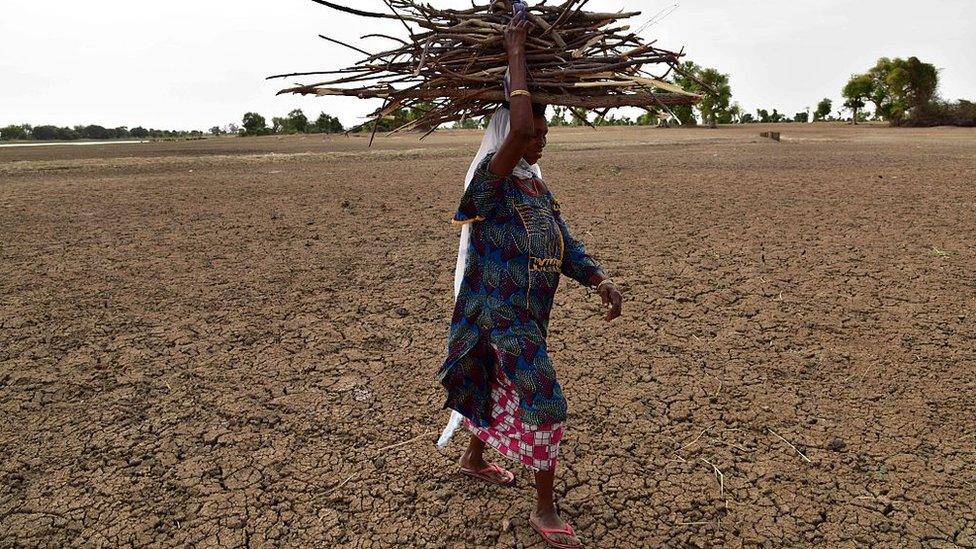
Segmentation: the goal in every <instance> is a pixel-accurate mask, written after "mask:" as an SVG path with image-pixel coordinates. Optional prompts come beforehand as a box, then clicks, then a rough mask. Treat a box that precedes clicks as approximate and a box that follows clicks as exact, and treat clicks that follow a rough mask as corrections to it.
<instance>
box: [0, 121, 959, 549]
mask: <svg viewBox="0 0 976 549" xmlns="http://www.w3.org/2000/svg"><path fill="white" fill-rule="evenodd" d="M768 129H775V130H778V131H781V132H783V141H782V142H780V143H777V142H774V141H771V140H766V139H761V138H759V136H758V134H759V132H760V131H763V130H768ZM479 139H480V134H478V133H477V132H460V131H459V132H442V133H439V134H436V135H434V136H432V137H431V138H429V139H428V140H425V141H419V140H418V136H416V135H409V136H404V137H399V138H387V139H380V140H378V141H377V143H376V144H375V145H374V146H373V148H372V149H367V148H366V140H365V139H364V138H360V137H342V136H339V137H333V138H324V137H321V136H318V137H312V136H309V137H287V138H274V137H270V138H260V139H240V138H226V139H215V140H206V141H190V142H173V143H153V144H144V145H107V146H94V147H44V148H33V149H0V260H2V263H0V415H2V422H0V546H3V547H13V546H46V547H68V546H78V547H98V546H105V547H109V546H130V545H131V546H149V545H152V546H190V545H200V546H227V547H240V546H253V547H260V546H290V547H333V546H343V547H390V546H394V545H397V544H401V545H404V546H416V547H451V548H454V547H475V546H479V547H541V543H540V542H539V540H538V537H537V536H536V534H535V533H534V532H532V530H531V529H530V528H529V526H528V525H527V523H526V518H527V516H528V515H529V512H530V511H531V509H532V505H533V498H532V496H533V490H532V487H531V482H532V481H531V475H530V474H529V472H527V471H525V470H520V471H519V476H518V482H519V486H518V487H517V488H515V489H508V490H505V489H499V488H494V487H489V486H486V485H482V484H478V483H475V482H472V481H469V480H467V479H465V478H462V477H460V476H459V475H458V474H457V473H456V462H457V459H458V457H459V456H460V452H461V449H462V447H463V437H458V438H457V439H455V441H454V442H453V443H452V445H451V446H449V447H448V449H447V450H445V451H444V453H443V454H441V453H438V452H437V451H436V450H435V448H434V446H433V439H434V438H435V437H434V432H436V431H439V430H440V428H441V427H442V425H443V422H444V421H445V420H446V418H447V414H446V412H444V411H443V410H441V409H440V407H441V404H442V402H443V394H442V390H441V388H440V386H439V384H438V382H437V380H436V378H435V372H436V370H437V368H438V367H439V365H440V362H441V360H442V358H443V354H444V345H445V340H446V335H447V327H448V319H449V316H450V312H451V308H452V295H451V289H452V276H453V268H454V261H455V258H456V253H457V245H458V240H457V235H458V232H457V230H456V229H455V228H453V227H452V226H451V225H450V224H449V223H448V219H449V218H450V217H451V215H452V213H453V208H454V207H455V205H456V202H457V199H458V197H459V194H460V190H461V178H462V177H463V174H464V172H465V171H466V169H467V166H468V162H469V159H470V157H471V156H472V154H473V152H474V150H475V149H476V148H477V144H478V141H479ZM543 165H544V170H545V175H546V179H547V181H548V183H549V185H550V187H551V188H552V189H553V190H554V192H555V193H556V195H557V196H558V197H559V198H560V200H561V202H562V204H563V209H564V211H565V212H566V215H567V219H568V220H569V222H570V226H571V227H572V228H573V229H574V232H575V233H577V235H578V236H580V237H581V238H582V239H583V240H584V241H585V242H586V243H587V245H588V247H589V249H590V250H591V251H592V252H593V253H594V255H596V256H597V257H598V258H599V259H601V261H602V262H603V263H604V265H605V266H606V269H607V270H608V271H609V272H610V273H611V274H612V275H614V276H615V278H616V279H617V280H618V281H619V282H620V284H621V286H622V287H623V289H624V290H625V294H626V302H625V317H624V318H622V319H621V320H620V321H618V322H615V323H614V324H612V325H608V324H606V323H604V322H603V321H602V320H600V318H599V309H600V308H599V300H598V298H597V297H596V296H595V295H593V294H591V293H588V292H587V291H586V290H584V289H582V288H580V287H579V286H576V285H575V284H574V283H572V281H569V280H564V284H563V287H562V289H561V290H560V293H559V296H558V297H557V306H556V310H555V311H554V315H553V321H552V333H551V335H550V348H551V353H552V355H553V357H554V361H555V363H556V368H557V370H558V372H559V375H560V378H561V380H562V382H563V385H564V387H565V388H566V393H567V396H568V399H569V406H570V420H569V431H568V435H567V439H566V440H565V442H564V443H563V446H562V454H561V455H562V462H561V465H560V467H561V475H560V479H559V481H558V484H557V492H558V494H559V498H560V506H561V509H562V511H563V513H564V515H565V516H566V517H567V518H568V519H570V520H571V521H572V522H573V523H574V524H575V526H576V528H577V530H578V531H579V532H580V534H581V535H582V536H583V537H584V538H585V539H586V540H587V542H588V543H589V546H591V547H719V546H727V547H739V546H749V547H753V546H759V547H810V546H826V547H868V546H874V547H938V548H943V547H976V415H974V411H976V238H974V236H976V131H973V130H966V129H947V128H936V129H926V130H895V129H889V128H884V127H878V126H865V127H858V128H852V127H846V126H842V125H836V126H834V125H803V126H800V125H780V126H777V127H775V128H764V127H762V126H745V127H735V128H720V129H718V130H707V129H671V130H666V129H653V128H607V129H601V130H599V131H594V130H591V129H587V128H582V129H580V128H572V129H555V130H553V131H552V134H551V136H550V147H549V149H548V152H547V155H546V158H544V159H543ZM401 443H402V444H401ZM398 444H399V445H398Z"/></svg>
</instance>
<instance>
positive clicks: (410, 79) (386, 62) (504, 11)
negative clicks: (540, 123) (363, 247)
mask: <svg viewBox="0 0 976 549" xmlns="http://www.w3.org/2000/svg"><path fill="white" fill-rule="evenodd" d="M313 1H314V2H316V3H318V4H321V5H324V6H326V7H329V8H332V9H335V10H339V11H342V12H345V13H348V14H352V15H355V16H357V17H364V18H380V19H392V20H397V21H399V22H400V23H402V24H403V26H404V27H406V29H407V33H408V34H409V37H407V38H406V39H401V38H398V37H394V36H387V35H379V34H371V35H367V36H364V37H363V38H367V37H381V38H385V39H388V40H392V41H394V42H398V44H397V45H396V47H395V48H394V49H391V50H387V51H383V52H379V53H375V54H370V53H368V52H367V51H366V49H365V48H360V47H359V46H357V45H354V44H347V43H344V42H340V41H338V40H335V39H332V38H327V37H325V36H322V38H325V39H326V40H329V41H330V42H334V43H336V44H339V45H342V46H344V47H347V48H349V49H352V50H354V51H356V52H358V53H361V54H363V55H365V56H366V57H365V58H364V59H363V60H361V61H359V62H358V63H356V64H355V65H353V66H352V67H348V68H345V69H341V70H329V71H315V72H293V73H289V74H280V75H275V76H271V77H269V78H285V77H292V76H311V75H316V74H323V75H326V74H331V75H335V78H333V79H332V80H328V81H324V82H317V83H313V84H305V85H296V86H294V87H290V88H287V89H283V90H281V91H280V92H279V94H284V93H293V94H303V95H343V96H350V97H358V98H361V99H384V105H383V107H381V108H379V109H377V110H376V111H374V112H373V113H372V114H371V115H370V119H371V121H372V122H374V126H375V122H377V121H378V120H379V119H381V118H384V117H388V116H390V115H391V114H392V113H393V112H395V111H396V110H398V109H413V110H414V112H420V113H421V114H420V116H419V117H418V118H417V119H416V120H413V121H411V122H409V123H408V125H404V126H401V127H400V128H397V130H401V129H409V128H436V127H437V126H438V125H440V124H444V123H448V122H454V121H458V120H462V119H465V118H470V117H475V116H481V115H485V114H488V113H490V112H492V111H493V110H494V109H495V108H496V107H497V106H498V105H499V104H501V103H502V102H503V101H505V99H506V95H505V88H504V83H503V78H504V75H505V71H506V69H507V65H508V58H507V55H506V52H505V47H504V39H503V33H504V29H505V26H506V25H507V24H508V22H509V21H510V20H511V13H512V11H511V9H512V8H511V5H510V3H509V1H508V0H488V1H487V3H484V4H476V3H473V6H472V7H471V8H469V9H464V10H453V9H439V8H435V7H433V6H431V5H429V4H421V3H418V2H417V1H416V0H383V4H385V7H386V8H387V11H389V13H385V12H378V11H365V10H362V9H355V8H350V7H347V6H344V5H341V4H338V3H335V2H331V1H326V0H313ZM586 3H587V0H567V1H565V2H563V3H562V4H560V5H546V3H545V2H542V3H540V4H539V5H536V6H533V7H530V8H529V19H530V20H531V21H532V22H533V23H534V28H533V30H532V31H531V32H530V34H529V37H528V40H527V41H526V58H527V61H528V66H529V70H530V76H529V88H530V91H531V92H532V94H533V100H534V101H536V102H539V103H545V104H549V105H560V106H566V107H571V108H582V109H608V108H616V107H627V106H629V107H641V108H645V109H648V110H659V109H667V107H670V106H676V105H689V104H693V103H695V102H697V101H698V99H699V98H700V97H699V96H698V95H696V94H693V93H689V92H686V91H685V90H683V89H681V88H679V87H677V86H675V85H674V84H670V83H668V82H665V81H664V78H665V77H666V75H667V74H669V73H670V72H671V71H672V70H676V71H680V70H681V69H680V67H679V64H680V59H681V57H682V56H683V55H684V54H683V53H680V52H679V53H675V52H671V51H668V50H664V49H660V48H657V47H655V46H654V45H653V42H651V43H647V42H645V41H644V40H643V39H641V38H640V37H639V36H637V35H636V34H635V33H632V32H629V30H628V29H629V26H628V25H626V24H620V22H621V21H625V20H627V19H630V18H632V17H635V16H637V15H640V12H620V13H595V12H588V11H585V10H583V7H584V6H585V5H586ZM654 67H658V68H659V69H660V70H659V71H657V72H658V74H657V76H655V75H654V73H653V72H652V71H651V69H652V68H654ZM340 84H341V85H343V86H344V87H337V85H340ZM345 86H348V87H345ZM407 126H409V127H407Z"/></svg>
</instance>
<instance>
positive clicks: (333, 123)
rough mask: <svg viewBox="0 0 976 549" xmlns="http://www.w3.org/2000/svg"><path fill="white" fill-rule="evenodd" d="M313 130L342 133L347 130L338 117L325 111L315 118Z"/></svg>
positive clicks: (315, 131)
mask: <svg viewBox="0 0 976 549" xmlns="http://www.w3.org/2000/svg"><path fill="white" fill-rule="evenodd" d="M311 131H313V132H314V133H342V132H343V131H345V128H343V127H342V123H341V122H339V119H338V118H336V117H334V116H330V115H328V114H325V113H324V112H323V113H321V114H319V117H318V118H317V119H315V123H314V124H312V127H311Z"/></svg>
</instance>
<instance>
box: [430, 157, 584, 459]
mask: <svg viewBox="0 0 976 549" xmlns="http://www.w3.org/2000/svg"><path fill="white" fill-rule="evenodd" d="M492 157H493V155H491V154H490V155H488V156H487V157H486V158H485V159H484V160H483V161H482V162H481V164H480V166H479V167H478V170H477V171H476V173H475V175H474V178H473V179H472V181H471V184H470V185H469V186H468V188H467V190H466V191H465V193H464V196H463V197H462V198H461V204H460V206H459V207H458V210H457V213H456V214H455V215H454V220H453V222H454V223H455V224H468V223H471V224H472V226H471V241H470V244H469V252H468V260H467V265H466V268H465V272H464V279H463V281H462V283H461V289H460V292H459V293H458V297H457V301H456V303H455V307H454V315H453V318H452V320H451V331H450V336H449V340H448V353H447V359H446V360H445V361H444V364H443V366H442V367H441V370H440V372H439V375H438V377H439V379H440V381H441V383H442V384H443V385H444V388H445V389H446V390H447V402H446V403H445V405H444V407H445V408H450V409H453V410H456V411H458V412H460V413H461V414H462V415H463V416H464V417H465V424H466V425H467V426H468V428H469V429H471V430H472V432H473V433H474V434H475V435H476V436H478V437H479V438H480V439H481V440H483V441H485V442H486V443H488V444H490V445H491V446H492V447H494V448H495V449H497V450H498V451H499V452H500V453H502V454H503V455H506V456H508V457H511V458H513V459H516V460H518V461H520V462H522V463H523V464H525V465H528V466H530V467H532V468H535V469H538V470H550V469H552V468H553V467H554V466H555V461H556V454H557V453H558V446H559V440H560V439H561V438H562V432H563V422H565V420H566V399H565V398H564V397H563V391H562V388H561V387H560V385H559V381H557V379H556V371H555V370H554V369H553V366H552V362H551V361H550V360H549V354H548V353H547V352H546V333H547V329H548V325H549V312H550V309H551V308H552V301H553V297H554V296H555V293H556V288H557V287H558V285H559V276H560V274H564V275H566V276H569V277H570V278H573V279H575V280H577V281H579V282H580V283H581V284H584V285H589V281H590V279H591V278H592V277H593V275H594V274H597V273H601V274H602V270H601V268H600V266H599V264H598V263H597V262H596V261H595V260H594V259H593V258H592V257H590V256H589V255H588V254H587V253H586V249H585V248H584V247H583V244H582V243H581V242H579V241H578V240H576V239H574V238H573V236H572V235H571V234H570V232H569V229H568V228H567V227H566V223H565V222H564V221H563V219H562V216H561V214H560V211H559V203H558V202H556V199H555V198H553V196H552V193H550V192H549V190H548V188H547V187H546V186H545V185H544V184H543V183H542V182H541V181H539V180H537V179H519V178H517V177H515V176H508V177H502V176H498V175H495V174H493V173H491V172H490V171H489V169H488V166H489V165H490V163H491V159H492Z"/></svg>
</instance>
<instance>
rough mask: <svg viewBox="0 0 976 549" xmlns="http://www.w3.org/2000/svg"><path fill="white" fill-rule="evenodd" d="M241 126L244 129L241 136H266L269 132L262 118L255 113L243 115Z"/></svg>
mask: <svg viewBox="0 0 976 549" xmlns="http://www.w3.org/2000/svg"><path fill="white" fill-rule="evenodd" d="M241 126H242V127H243V128H244V132H243V134H244V135H248V136H251V135H267V134H268V133H269V131H270V130H269V129H268V123H267V122H266V121H265V120H264V117H263V116H261V115H260V114H258V113H256V112H249V113H247V114H245V115H244V118H243V120H242V121H241Z"/></svg>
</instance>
